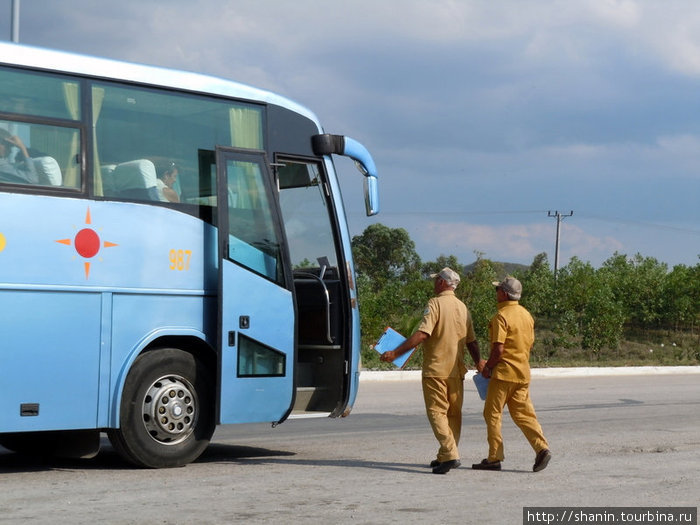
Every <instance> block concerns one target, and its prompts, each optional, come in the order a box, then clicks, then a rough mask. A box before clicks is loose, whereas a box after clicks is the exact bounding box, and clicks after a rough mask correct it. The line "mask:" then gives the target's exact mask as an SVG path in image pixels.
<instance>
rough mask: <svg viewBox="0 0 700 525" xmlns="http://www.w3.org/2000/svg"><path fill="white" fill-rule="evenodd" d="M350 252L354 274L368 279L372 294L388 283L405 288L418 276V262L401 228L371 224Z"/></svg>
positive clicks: (353, 239) (414, 248)
mask: <svg viewBox="0 0 700 525" xmlns="http://www.w3.org/2000/svg"><path fill="white" fill-rule="evenodd" d="M352 252H353V257H354V259H355V269H356V271H357V274H358V275H364V276H366V277H368V278H369V282H368V284H369V286H370V287H371V288H372V289H373V290H375V291H376V290H379V289H381V288H383V287H384V286H386V285H387V284H388V283H389V282H391V281H399V282H400V283H401V284H405V283H407V282H408V281H410V280H412V279H416V278H417V277H418V276H419V272H420V265H421V260H420V257H419V256H418V253H416V245H415V243H414V242H413V241H412V240H411V237H410V236H409V235H408V232H407V231H406V230H404V229H403V228H389V227H387V226H384V225H383V224H379V223H377V224H372V225H370V226H368V227H367V228H366V229H365V231H364V232H362V234H361V235H356V236H355V237H353V238H352Z"/></svg>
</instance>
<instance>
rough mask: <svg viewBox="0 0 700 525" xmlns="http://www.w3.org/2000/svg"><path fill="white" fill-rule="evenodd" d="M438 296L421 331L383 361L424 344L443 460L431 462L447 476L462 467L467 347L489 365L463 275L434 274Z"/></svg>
mask: <svg viewBox="0 0 700 525" xmlns="http://www.w3.org/2000/svg"><path fill="white" fill-rule="evenodd" d="M430 277H431V278H433V279H435V283H434V290H435V297H433V298H431V299H430V301H428V306H427V307H426V309H425V311H424V312H423V320H422V321H421V324H420V326H419V327H418V330H417V331H416V332H415V333H414V334H413V335H411V337H409V338H408V339H406V341H404V342H403V343H401V344H400V345H399V346H397V347H396V348H395V349H394V350H391V351H389V352H384V353H383V354H382V355H381V360H382V361H393V360H394V359H396V358H397V357H399V356H401V355H403V354H405V353H406V352H407V351H409V350H410V349H411V348H414V347H416V346H417V345H419V344H421V343H423V376H422V382H423V398H424V400H425V408H426V411H427V414H428V420H429V421H430V426H431V427H432V429H433V433H434V434H435V437H436V438H437V440H438V442H439V443H440V448H439V450H438V453H437V459H435V460H434V461H432V462H431V463H430V466H431V467H432V468H433V473H434V474H446V473H447V472H449V471H450V470H451V469H453V468H457V467H459V466H460V462H459V450H458V448H457V445H458V443H459V437H460V433H461V430H462V400H463V397H464V375H465V373H466V371H467V367H466V365H465V364H464V347H465V345H466V347H467V348H468V349H469V353H470V354H471V356H472V359H473V360H474V363H475V364H476V365H477V368H478V369H479V370H480V369H481V367H482V366H483V363H484V362H483V361H482V360H481V356H480V353H479V343H478V342H477V341H476V337H475V335H474V325H473V323H472V318H471V315H470V314H469V310H467V307H466V306H465V304H464V303H463V302H462V301H460V300H459V299H457V297H456V296H455V293H454V290H455V288H457V285H458V284H459V281H460V278H459V275H458V274H457V272H455V271H453V270H452V269H450V268H443V269H442V270H441V271H440V273H437V274H432V275H431V276H430Z"/></svg>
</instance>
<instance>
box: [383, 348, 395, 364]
mask: <svg viewBox="0 0 700 525" xmlns="http://www.w3.org/2000/svg"><path fill="white" fill-rule="evenodd" d="M397 357H398V356H397V355H396V351H395V350H390V351H389V352H384V353H383V354H382V355H380V356H379V360H380V361H386V362H388V363H391V362H393V361H394V359H396V358H397Z"/></svg>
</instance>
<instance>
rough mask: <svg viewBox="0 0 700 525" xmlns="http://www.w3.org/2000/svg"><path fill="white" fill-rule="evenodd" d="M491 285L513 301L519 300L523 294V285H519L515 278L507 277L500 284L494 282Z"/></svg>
mask: <svg viewBox="0 0 700 525" xmlns="http://www.w3.org/2000/svg"><path fill="white" fill-rule="evenodd" d="M492 284H493V285H494V286H495V287H496V288H500V289H501V290H503V291H504V292H506V293H507V294H508V297H510V298H511V299H512V300H513V301H517V300H519V299H520V296H521V295H522V293H523V285H522V284H520V281H518V280H517V279H516V278H515V277H510V276H508V277H506V278H505V279H503V280H502V281H501V282H498V281H494V282H493V283H492Z"/></svg>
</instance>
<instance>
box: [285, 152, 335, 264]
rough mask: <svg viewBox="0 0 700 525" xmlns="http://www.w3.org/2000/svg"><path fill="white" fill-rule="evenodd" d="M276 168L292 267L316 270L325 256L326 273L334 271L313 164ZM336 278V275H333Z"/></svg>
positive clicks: (325, 208) (330, 238)
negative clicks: (326, 259)
mask: <svg viewBox="0 0 700 525" xmlns="http://www.w3.org/2000/svg"><path fill="white" fill-rule="evenodd" d="M281 163H282V164H284V165H283V166H281V167H279V168H278V172H277V173H278V177H279V185H280V206H281V209H282V215H283V217H284V225H285V231H286V233H287V239H288V241H289V250H290V257H291V261H292V267H293V268H295V269H298V270H303V269H309V268H313V267H318V266H319V263H318V262H317V261H318V259H319V258H320V257H327V258H328V262H329V268H327V271H329V270H334V271H335V272H337V268H338V258H337V256H336V248H335V241H334V238H333V231H332V229H331V225H330V222H329V220H330V215H329V213H330V212H329V210H328V204H327V202H326V197H325V195H324V190H323V183H322V181H321V176H320V173H319V167H318V165H317V164H315V163H312V164H306V163H300V162H289V161H281ZM336 276H337V273H336Z"/></svg>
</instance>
